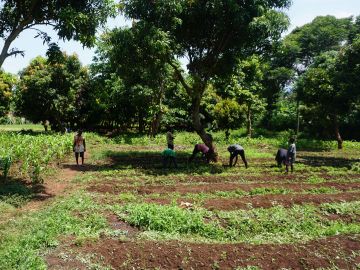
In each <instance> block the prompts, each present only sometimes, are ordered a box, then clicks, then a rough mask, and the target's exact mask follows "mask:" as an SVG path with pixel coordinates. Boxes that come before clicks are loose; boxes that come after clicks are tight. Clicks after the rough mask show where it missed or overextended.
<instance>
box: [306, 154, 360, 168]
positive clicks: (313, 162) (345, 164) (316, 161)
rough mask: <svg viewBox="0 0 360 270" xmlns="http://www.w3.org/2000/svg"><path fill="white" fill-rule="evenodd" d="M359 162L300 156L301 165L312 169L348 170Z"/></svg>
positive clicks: (345, 159)
mask: <svg viewBox="0 0 360 270" xmlns="http://www.w3.org/2000/svg"><path fill="white" fill-rule="evenodd" d="M359 161H360V160H354V159H347V158H335V157H319V156H301V163H303V164H305V165H307V166H312V167H321V166H326V167H334V168H348V169H351V167H352V165H353V164H354V163H356V162H359Z"/></svg>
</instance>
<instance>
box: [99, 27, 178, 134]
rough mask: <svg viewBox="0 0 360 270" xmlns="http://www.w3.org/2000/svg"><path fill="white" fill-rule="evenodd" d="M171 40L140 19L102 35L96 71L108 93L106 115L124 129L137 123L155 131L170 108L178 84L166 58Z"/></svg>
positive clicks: (101, 85) (141, 126)
mask: <svg viewBox="0 0 360 270" xmlns="http://www.w3.org/2000/svg"><path fill="white" fill-rule="evenodd" d="M167 40H168V37H167V35H166V34H165V33H164V32H162V31H159V30H158V29H157V28H155V27H150V28H147V27H145V26H144V25H143V24H142V23H140V22H138V23H136V24H134V25H133V26H132V27H131V28H116V29H113V30H112V31H110V32H108V33H106V34H104V35H103V36H102V39H101V41H100V43H99V47H98V51H97V55H98V56H97V60H96V62H95V64H94V65H92V72H93V73H94V74H95V76H96V78H95V80H96V81H97V87H99V88H102V91H105V92H107V93H108V99H106V98H105V100H104V101H105V102H104V106H105V108H106V109H107V111H108V115H106V116H107V117H108V118H109V120H112V121H115V123H116V125H118V126H120V127H122V129H127V128H129V127H130V126H131V125H132V124H134V123H136V124H138V127H139V131H140V132H143V131H144V129H145V126H148V127H150V129H151V132H152V133H153V134H154V133H156V132H157V130H158V127H159V124H160V121H161V118H162V116H163V115H164V114H165V113H166V111H168V108H167V105H169V101H168V100H167V98H168V97H169V96H170V94H169V92H172V93H176V92H177V91H178V87H177V84H176V83H174V82H173V71H172V70H171V68H170V66H169V64H168V63H167V61H165V59H166V58H168V56H167V54H168V43H167ZM99 74H101V76H99ZM99 94H101V93H100V91H99ZM172 98H173V97H171V96H170V100H171V99H172ZM100 120H101V119H100ZM104 120H105V119H104Z"/></svg>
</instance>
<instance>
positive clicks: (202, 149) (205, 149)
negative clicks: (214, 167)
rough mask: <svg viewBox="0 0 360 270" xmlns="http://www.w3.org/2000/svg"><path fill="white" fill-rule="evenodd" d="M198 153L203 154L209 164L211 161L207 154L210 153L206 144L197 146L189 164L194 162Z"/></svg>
mask: <svg viewBox="0 0 360 270" xmlns="http://www.w3.org/2000/svg"><path fill="white" fill-rule="evenodd" d="M197 153H201V154H202V157H203V158H206V159H207V162H209V159H208V157H207V154H208V153H209V147H208V146H207V145H206V144H204V143H199V144H195V147H194V150H193V153H192V155H191V157H190V158H189V162H192V161H193V159H194V158H195V156H196V155H197Z"/></svg>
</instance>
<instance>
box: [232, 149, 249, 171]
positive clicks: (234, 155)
mask: <svg viewBox="0 0 360 270" xmlns="http://www.w3.org/2000/svg"><path fill="white" fill-rule="evenodd" d="M228 151H229V152H230V162H229V165H230V167H232V166H233V164H232V162H233V160H234V158H235V163H234V166H235V165H236V163H237V161H238V156H239V155H240V157H241V159H242V161H243V162H244V164H245V168H247V167H248V163H247V160H246V158H245V151H244V148H243V147H242V146H241V145H239V144H232V145H230V146H229V147H228Z"/></svg>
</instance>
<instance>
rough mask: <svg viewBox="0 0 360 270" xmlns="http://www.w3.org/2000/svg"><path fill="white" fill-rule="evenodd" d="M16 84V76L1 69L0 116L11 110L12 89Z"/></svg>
mask: <svg viewBox="0 0 360 270" xmlns="http://www.w3.org/2000/svg"><path fill="white" fill-rule="evenodd" d="M15 84H16V77H15V76H14V75H12V74H10V73H7V72H4V71H2V70H0V117H1V116H4V115H5V114H6V113H8V112H9V109H10V101H11V97H12V90H13V87H14V86H15Z"/></svg>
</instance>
